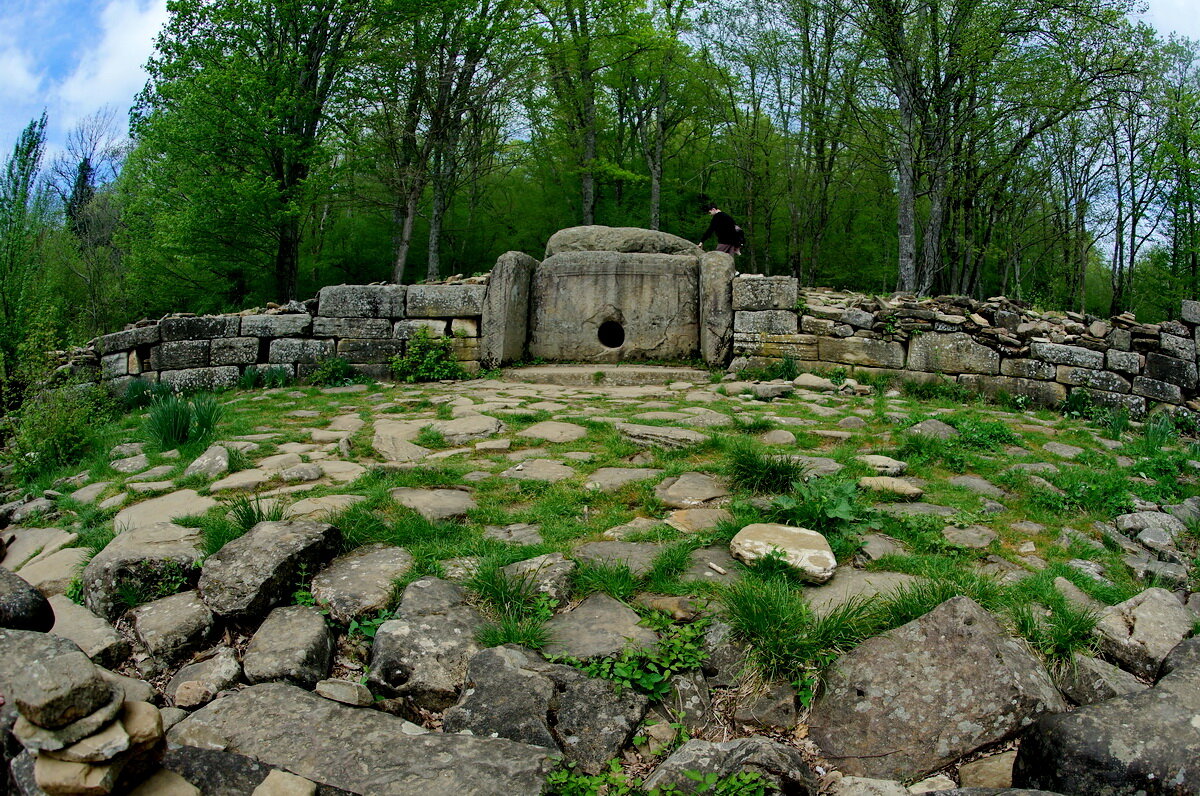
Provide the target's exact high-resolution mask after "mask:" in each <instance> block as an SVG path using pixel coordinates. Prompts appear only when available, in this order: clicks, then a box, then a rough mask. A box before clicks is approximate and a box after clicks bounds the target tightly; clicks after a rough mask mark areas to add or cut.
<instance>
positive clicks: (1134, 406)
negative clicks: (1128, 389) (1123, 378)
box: [1076, 387, 1146, 417]
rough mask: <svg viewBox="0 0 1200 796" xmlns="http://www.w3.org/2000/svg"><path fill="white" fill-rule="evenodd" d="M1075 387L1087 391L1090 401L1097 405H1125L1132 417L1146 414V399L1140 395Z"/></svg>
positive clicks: (1116, 407)
mask: <svg viewBox="0 0 1200 796" xmlns="http://www.w3.org/2000/svg"><path fill="white" fill-rule="evenodd" d="M1076 389H1079V390H1082V391H1083V392H1085V393H1087V396H1088V397H1089V398H1091V400H1092V403H1094V404H1096V405H1098V406H1108V407H1111V408H1113V409H1120V408H1121V407H1125V408H1126V409H1128V410H1129V414H1131V415H1133V416H1134V417H1141V416H1142V415H1144V414H1146V399H1145V398H1143V397H1142V396H1140V395H1128V394H1125V393H1116V392H1105V391H1104V390H1090V389H1088V388H1087V387H1078V388H1076Z"/></svg>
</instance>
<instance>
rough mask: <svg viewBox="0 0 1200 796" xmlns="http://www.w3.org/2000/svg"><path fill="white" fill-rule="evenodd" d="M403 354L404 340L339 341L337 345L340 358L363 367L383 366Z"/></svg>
mask: <svg viewBox="0 0 1200 796" xmlns="http://www.w3.org/2000/svg"><path fill="white" fill-rule="evenodd" d="M403 353H404V342H403V341H402V340H339V341H338V344H337V355H338V356H339V357H341V358H342V359H345V360H347V361H349V362H351V363H356V364H363V365H370V364H382V363H385V362H388V361H389V360H390V359H391V358H392V357H394V356H399V355H400V354H403Z"/></svg>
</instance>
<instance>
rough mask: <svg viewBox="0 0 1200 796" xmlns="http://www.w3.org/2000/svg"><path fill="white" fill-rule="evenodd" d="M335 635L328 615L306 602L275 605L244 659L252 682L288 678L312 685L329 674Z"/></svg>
mask: <svg viewBox="0 0 1200 796" xmlns="http://www.w3.org/2000/svg"><path fill="white" fill-rule="evenodd" d="M332 660H333V634H332V633H331V632H330V630H329V627H328V626H327V625H326V624H325V617H324V616H322V615H321V613H320V612H319V611H318V610H317V609H315V608H311V607H309V606H307V605H287V606H282V607H280V608H276V609H275V610H273V611H271V613H270V614H269V615H268V616H267V618H266V621H264V622H263V623H262V625H261V626H259V628H258V631H257V632H256V633H255V634H254V637H253V638H252V639H250V645H249V646H248V647H247V648H246V653H245V655H244V656H243V659H242V667H243V669H244V670H245V672H246V679H247V680H249V681H250V682H251V683H263V682H267V681H271V680H286V681H288V682H290V683H294V684H295V685H299V686H303V687H305V688H312V687H313V686H314V685H316V683H317V681H318V680H323V679H325V677H326V676H327V675H328V674H329V665H330V663H331V662H332Z"/></svg>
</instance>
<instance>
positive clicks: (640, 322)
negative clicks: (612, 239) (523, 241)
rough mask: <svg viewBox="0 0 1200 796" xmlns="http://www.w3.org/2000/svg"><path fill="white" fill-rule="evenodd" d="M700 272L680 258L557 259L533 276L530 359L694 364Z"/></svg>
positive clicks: (591, 255) (605, 255) (691, 260)
mask: <svg viewBox="0 0 1200 796" xmlns="http://www.w3.org/2000/svg"><path fill="white" fill-rule="evenodd" d="M699 271H700V269H699V262H698V259H697V258H696V257H688V256H680V255H668V254H617V253H614V252H575V253H571V254H556V255H554V256H553V257H551V258H550V259H548V260H546V261H545V262H544V263H542V264H541V266H540V267H538V269H537V270H536V271H535V272H534V274H533V283H532V285H533V302H532V304H533V306H534V307H537V311H536V312H535V313H534V315H533V321H532V325H531V326H532V328H531V330H530V339H529V353H530V355H531V356H534V357H543V358H545V359H578V360H583V361H588V362H615V361H621V360H628V359H667V358H681V357H692V356H696V355H697V354H698V353H699V351H700V322H699V321H700V312H699V306H698V304H699V297H700V290H699V278H700V277H699ZM459 314H469V313H459Z"/></svg>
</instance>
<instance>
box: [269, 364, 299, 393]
mask: <svg viewBox="0 0 1200 796" xmlns="http://www.w3.org/2000/svg"><path fill="white" fill-rule="evenodd" d="M294 378H295V377H294V376H293V375H292V372H291V370H290V369H288V368H285V367H274V368H267V369H266V370H264V371H262V386H263V387H265V388H267V389H268V390H270V389H277V388H279V387H287V386H289V385H291V383H292V381H293V379H294Z"/></svg>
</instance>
